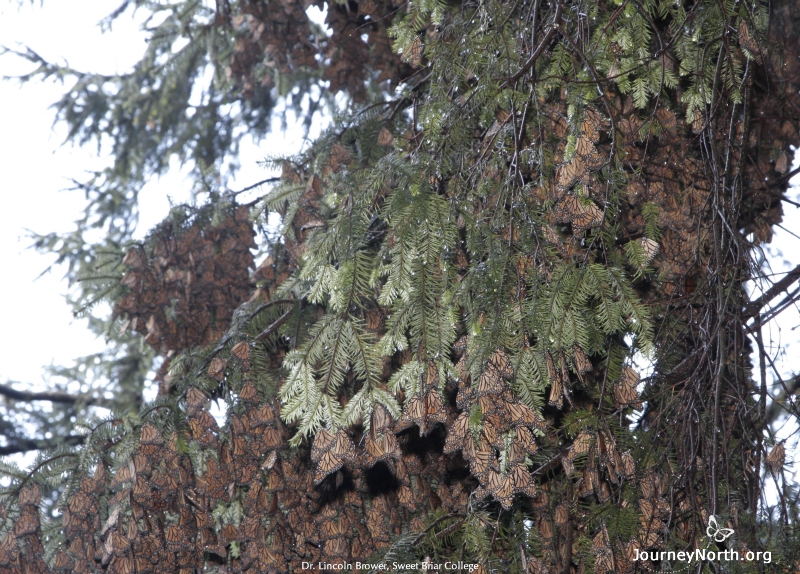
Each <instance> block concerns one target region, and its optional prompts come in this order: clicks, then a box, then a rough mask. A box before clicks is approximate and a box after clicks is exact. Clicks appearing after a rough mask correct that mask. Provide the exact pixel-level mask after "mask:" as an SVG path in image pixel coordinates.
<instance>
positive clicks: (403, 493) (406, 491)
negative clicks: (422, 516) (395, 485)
mask: <svg viewBox="0 0 800 574" xmlns="http://www.w3.org/2000/svg"><path fill="white" fill-rule="evenodd" d="M397 499H398V501H399V502H400V504H402V505H403V506H405V507H406V508H408V510H410V511H411V512H414V511H415V510H416V509H417V503H416V501H415V500H414V493H413V492H412V490H411V489H410V488H409V487H408V486H406V485H405V484H404V485H402V486H401V487H400V488H399V490H398V491H397Z"/></svg>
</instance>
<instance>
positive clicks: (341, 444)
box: [331, 428, 356, 460]
mask: <svg viewBox="0 0 800 574" xmlns="http://www.w3.org/2000/svg"><path fill="white" fill-rule="evenodd" d="M355 450H356V447H355V445H354V444H353V441H351V440H350V437H349V436H347V432H346V431H345V430H344V429H343V428H341V429H339V432H337V433H336V442H335V443H334V444H333V448H332V449H331V452H332V453H333V454H335V455H336V456H338V457H342V458H345V459H348V460H349V459H352V458H353V456H354V455H355Z"/></svg>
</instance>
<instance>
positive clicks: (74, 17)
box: [0, 0, 800, 478]
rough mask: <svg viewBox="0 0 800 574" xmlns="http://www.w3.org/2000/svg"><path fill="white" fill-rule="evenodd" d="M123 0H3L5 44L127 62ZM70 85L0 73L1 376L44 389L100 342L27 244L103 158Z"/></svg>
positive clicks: (778, 333) (285, 139) (792, 363)
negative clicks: (57, 120)
mask: <svg viewBox="0 0 800 574" xmlns="http://www.w3.org/2000/svg"><path fill="white" fill-rule="evenodd" d="M117 6H118V2H117V0H113V1H101V0H85V1H83V2H80V3H74V2H63V1H54V0H45V2H44V4H43V5H40V4H39V3H38V2H36V3H34V5H31V4H30V3H25V4H23V5H22V6H21V7H19V8H18V6H17V2H16V0H5V1H4V0H0V45H4V46H7V47H9V48H17V49H23V46H25V45H27V46H30V47H31V48H33V49H34V50H35V51H37V52H38V53H39V54H41V55H42V56H43V57H44V58H45V59H48V60H51V61H64V60H66V61H67V62H68V63H69V64H70V65H71V66H73V67H75V68H78V69H84V70H90V71H95V72H104V73H118V72H124V71H125V70H127V69H129V68H130V66H131V65H132V64H133V63H134V62H136V61H137V60H138V59H139V57H140V56H141V54H142V52H143V51H144V48H145V44H144V41H145V37H144V35H143V34H142V33H141V32H140V31H139V30H138V23H139V22H140V21H141V19H142V18H141V16H143V14H142V15H140V17H139V18H137V19H136V20H133V19H131V18H130V16H129V14H126V15H124V16H122V17H121V18H119V19H118V20H117V22H116V23H115V25H114V28H113V32H112V33H107V34H102V33H101V32H100V30H99V28H98V27H97V23H98V22H99V21H100V20H101V19H102V18H103V17H105V16H106V15H107V14H108V13H109V12H110V11H112V10H113V9H115V8H116V7H117ZM31 68H32V66H31V64H29V63H27V62H25V61H23V60H21V59H18V58H15V57H13V56H11V55H6V56H1V57H0V76H13V75H17V74H22V73H26V72H29V71H30V70H31ZM64 89H65V86H64V85H61V84H59V83H56V82H53V81H51V82H47V83H39V82H35V83H30V84H27V85H23V86H20V85H19V84H18V83H17V82H15V81H0V173H2V188H0V189H2V193H3V199H4V209H3V210H0V269H2V271H3V275H2V277H3V281H2V283H0V295H2V301H3V303H4V305H3V315H2V317H3V326H2V328H0V382H5V381H7V380H11V381H20V382H22V383H25V384H26V386H27V385H30V386H31V387H33V388H37V389H40V390H41V389H43V388H44V387H45V384H46V383H45V381H44V379H43V373H44V371H43V367H45V366H47V365H50V364H55V365H65V364H70V362H71V361H72V359H74V358H76V357H79V356H83V355H87V354H90V353H93V352H96V351H98V350H100V349H102V347H103V344H104V343H103V341H102V340H100V339H96V338H95V337H94V336H93V335H92V334H91V333H90V332H89V331H88V330H87V329H86V328H85V326H84V324H83V322H82V321H80V320H73V318H72V314H71V311H70V309H69V308H68V306H67V305H66V303H65V301H64V298H63V296H64V294H65V293H66V290H67V285H66V282H65V281H63V280H62V278H61V277H62V275H63V270H62V269H57V268H56V269H54V271H53V272H52V273H50V274H47V275H45V276H43V277H41V278H39V279H38V280H36V278H37V276H38V275H39V274H40V273H41V272H42V271H43V270H44V269H46V268H47V266H48V265H49V263H50V262H51V261H52V259H53V258H48V257H46V256H41V255H38V254H37V253H35V252H34V251H32V250H30V249H27V247H28V245H30V239H29V238H28V237H27V234H28V231H27V230H34V231H37V232H40V233H47V232H51V231H66V230H68V229H70V228H71V227H72V225H73V221H74V220H75V219H77V218H78V216H79V214H80V212H81V210H82V208H83V206H84V198H83V195H82V193H81V192H79V191H70V192H67V191H60V190H63V189H65V188H68V187H70V178H75V179H78V180H80V179H81V178H82V177H83V174H84V172H85V171H86V170H87V169H90V168H99V167H100V166H102V165H105V163H104V161H103V160H102V159H101V158H100V159H99V158H98V157H97V155H96V147H94V146H92V145H89V146H87V147H86V148H75V147H73V146H71V145H66V146H64V145H62V143H63V141H64V138H65V133H66V130H65V129H64V126H61V125H57V126H55V129H53V119H54V111H53V110H51V109H49V106H50V105H51V104H52V103H53V102H55V101H56V100H57V99H58V98H59V97H60V95H61V94H62V93H63V91H64ZM317 119H319V118H317ZM315 128H316V129H314V130H312V134H311V135H312V137H313V136H314V135H315V134H316V133H318V129H319V125H316V126H315ZM300 146H301V141H300V135H299V132H298V130H296V129H295V130H290V132H289V133H286V134H283V133H280V132H278V133H275V134H273V135H272V136H271V137H270V138H268V140H266V142H264V143H262V145H261V146H260V147H259V148H256V146H254V145H253V144H248V142H243V145H242V154H241V156H240V163H241V165H242V169H241V171H240V172H239V174H238V175H237V177H236V178H235V180H233V181H232V182H231V187H232V188H233V189H239V188H242V187H245V186H247V185H250V184H252V183H254V182H256V181H259V180H260V179H263V178H264V177H265V176H266V175H267V174H266V172H265V171H264V170H263V169H261V168H259V167H258V166H257V165H256V162H257V161H258V160H259V159H262V158H263V157H264V156H266V155H267V154H269V153H286V152H287V151H296V150H299V149H300ZM190 187H191V185H190V183H189V182H188V181H186V180H185V179H184V177H183V176H182V175H181V174H180V172H179V170H177V169H176V170H174V172H173V173H171V174H169V175H168V176H166V177H164V178H162V179H161V180H159V181H154V182H151V183H149V184H148V185H147V186H146V187H145V189H144V191H143V193H142V195H141V196H140V213H141V219H140V227H139V230H138V235H140V236H141V235H143V234H144V233H145V232H146V231H147V230H148V229H150V228H151V227H152V226H153V225H155V224H156V223H158V222H159V221H160V220H161V219H162V218H163V217H164V216H166V215H167V212H168V210H169V207H170V201H169V200H170V197H171V198H172V199H173V200H174V201H175V202H180V201H182V200H183V199H185V198H186V196H187V194H188V191H189V189H190ZM790 195H791V196H793V198H796V196H797V195H798V194H797V193H796V191H793V192H792V193H791V194H790ZM784 209H785V211H786V213H785V215H784V222H783V226H784V227H785V228H786V229H787V230H789V231H790V232H793V233H796V234H798V235H800V209H797V208H795V207H793V206H791V205H785V208H784ZM790 232H787V231H784V230H782V229H779V228H777V229H776V233H775V240H774V242H773V244H772V245H771V246H769V247H768V248H767V251H768V254H769V255H770V260H771V264H772V267H773V272H776V273H777V272H785V271H788V270H789V269H791V268H793V267H794V266H795V265H796V264H797V263H798V262H800V238H797V237H795V236H793V235H792V233H790ZM778 278H780V276H778ZM776 302H777V301H776ZM799 338H800V313H798V309H797V307H796V306H795V307H793V308H791V309H789V310H787V311H786V312H784V313H783V314H782V315H781V317H780V319H779V321H776V322H773V323H772V324H770V326H769V328H767V329H765V344H767V345H769V346H770V348H771V349H772V351H773V353H774V354H775V355H776V357H775V358H776V362H777V364H778V365H779V366H780V368H781V370H782V372H783V375H784V377H786V378H788V377H789V376H791V373H792V371H793V370H797V365H798V363H800V361H798V359H797V358H796V356H797V355H798V354H799V353H800V343H799V342H798V339H799ZM755 366H756V368H757V365H755ZM793 367H794V368H793ZM770 378H772V377H771V373H770ZM796 431H797V427H796V425H795V424H791V425H786V426H785V427H784V428H783V429H782V430H781V431H780V433H779V436H780V437H781V438H788V437H789V436H790V435H793V436H792V438H791V439H790V440H789V441H788V442H787V454H788V458H789V460H792V459H793V458H794V457H793V456H792V454H793V451H795V446H796V441H797V438H798V437H797V434H795V433H796ZM796 478H797V475H796Z"/></svg>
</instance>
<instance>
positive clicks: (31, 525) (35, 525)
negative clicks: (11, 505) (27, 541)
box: [14, 506, 39, 536]
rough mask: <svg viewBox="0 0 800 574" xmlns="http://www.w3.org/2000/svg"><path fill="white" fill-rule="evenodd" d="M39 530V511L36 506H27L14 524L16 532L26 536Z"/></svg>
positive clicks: (18, 534)
mask: <svg viewBox="0 0 800 574" xmlns="http://www.w3.org/2000/svg"><path fill="white" fill-rule="evenodd" d="M37 530H39V511H38V510H37V509H36V507H35V506H27V507H25V508H24V509H23V511H22V513H21V514H20V515H19V518H18V519H17V522H16V523H15V524H14V534H16V535H17V536H25V535H26V534H33V533H34V532H36V531H37Z"/></svg>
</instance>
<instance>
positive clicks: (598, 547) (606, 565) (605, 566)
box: [592, 524, 614, 574]
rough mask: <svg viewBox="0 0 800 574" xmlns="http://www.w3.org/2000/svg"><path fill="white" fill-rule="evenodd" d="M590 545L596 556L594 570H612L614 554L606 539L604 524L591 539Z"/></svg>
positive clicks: (606, 533)
mask: <svg viewBox="0 0 800 574" xmlns="http://www.w3.org/2000/svg"><path fill="white" fill-rule="evenodd" d="M592 546H593V547H594V552H595V555H596V557H597V558H595V571H596V572H598V573H599V574H605V573H606V572H614V555H613V554H612V552H611V546H610V542H609V539H608V531H607V530H606V525H605V524H603V525H602V526H601V529H600V532H598V533H597V535H596V536H595V537H594V539H593V540H592Z"/></svg>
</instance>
